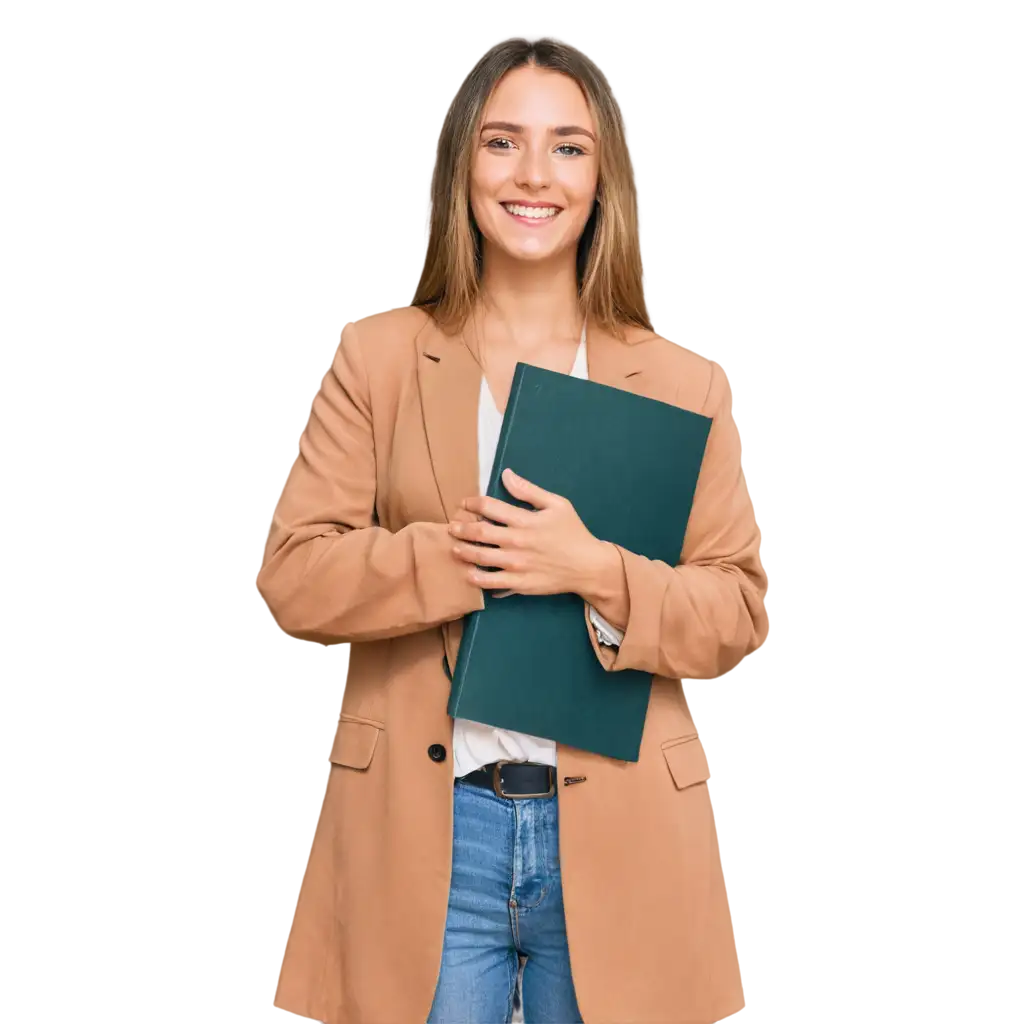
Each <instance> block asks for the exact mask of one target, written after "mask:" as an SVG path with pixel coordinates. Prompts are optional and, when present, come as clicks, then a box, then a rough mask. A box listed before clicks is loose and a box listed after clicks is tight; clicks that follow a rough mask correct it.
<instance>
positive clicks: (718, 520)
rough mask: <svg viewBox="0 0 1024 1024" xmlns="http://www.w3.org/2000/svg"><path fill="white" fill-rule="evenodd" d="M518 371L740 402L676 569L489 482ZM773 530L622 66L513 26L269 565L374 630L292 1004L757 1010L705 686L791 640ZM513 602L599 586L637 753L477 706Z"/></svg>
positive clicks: (309, 616)
mask: <svg viewBox="0 0 1024 1024" xmlns="http://www.w3.org/2000/svg"><path fill="white" fill-rule="evenodd" d="M519 361H522V362H527V363H531V364H533V365H535V366H540V367H544V368H546V369H550V370H554V371H556V372H560V373H567V374H572V375H574V376H579V377H585V378H588V379H590V380H594V381H597V382H599V383H601V384H605V385H607V386H609V387H616V388H622V389H624V390H628V391H632V392H634V393H636V394H642V395H646V396H647V397H649V398H653V399H658V400H661V401H663V402H669V403H673V404H675V405H678V406H680V407H682V408H686V409H689V410H691V411H693V412H699V413H702V414H703V415H705V416H707V417H709V418H711V420H712V425H711V429H710V434H709V436H708V441H707V446H706V449H705V455H704V462H703V463H702V467H701V474H700V479H699V480H698V484H697V490H696V493H695V494H694V499H693V505H692V508H691V510H690V513H689V519H688V522H687V529H686V541H685V544H684V546H683V550H682V551H681V552H680V555H679V558H678V561H677V562H676V563H675V564H669V563H668V562H663V561H657V560H652V559H648V558H645V557H643V556H641V555H639V554H637V553H635V552H633V551H630V550H628V549H626V548H624V547H622V546H620V545H617V544H612V543H609V542H606V541H604V540H601V539H599V538H597V537H595V536H594V535H592V534H591V533H590V531H589V530H588V529H587V527H586V525H585V524H584V523H583V522H582V520H581V519H580V517H579V515H577V513H576V511H575V509H574V508H573V506H572V504H571V503H570V502H569V501H568V500H567V499H566V498H564V497H562V496H561V495H558V494H555V493H553V492H549V491H546V490H543V489H541V488H540V487H538V486H536V485H535V484H534V483H533V482H532V481H529V480H524V479H521V478H517V477H515V476H514V475H512V474H511V473H510V471H509V470H507V469H506V471H505V475H504V476H503V482H504V483H505V485H506V487H507V489H508V491H509V492H510V493H511V494H512V496H513V497H515V498H517V499H520V500H522V501H523V502H524V503H525V504H526V505H528V506H529V507H523V506H522V505H518V504H515V505H514V504H511V503H509V502H504V501H501V500H499V499H498V498H496V497H490V496H488V495H486V493H485V491H486V488H487V483H488V479H489V476H490V469H491V466H492V463H493V459H494V454H495V445H496V442H497V437H498V433H499V431H500V428H501V422H502V415H503V412H502V410H504V408H505V405H506V401H507V398H508V394H509V388H510V386H511V382H512V376H513V373H514V371H515V367H516V363H517V362H519ZM567 429H569V426H567ZM657 443H658V440H657V438H652V439H651V444H657ZM596 471H601V472H610V470H607V469H604V468H602V469H600V470H598V469H595V472H596ZM623 500H624V501H625V500H628V495H624V496H623ZM759 547H760V531H759V529H758V527H757V524H756V522H755V520H754V514H753V508H752V505H751V502H750V497H749V495H748V493H747V489H746V483H745V480H744V476H743V471H742V468H741V466H740V441H739V435H738V433H737V430H736V425H735V423H734V421H733V418H732V395H731V390H730V387H729V382H728V379H727V378H726V375H725V373H724V371H723V370H722V368H721V367H720V366H719V365H718V364H717V363H715V362H714V361H712V360H710V359H706V358H704V357H703V356H700V355H698V354H697V353H695V352H691V351H690V350H688V349H685V348H682V347H681V346H679V345H676V344H673V343H672V342H670V341H668V340H667V339H665V338H663V337H661V336H659V335H658V334H656V333H655V332H654V330H653V328H652V326H651V324H650V322H649V319H648V315H647V310H646V307H645V303H644V295H643V287H642V271H641V261H640V246H639V233H638V228H637V203H636V191H635V188H634V184H633V173H632V167H631V164H630V158H629V153H628V150H627V148H626V143H625V136H624V131H623V126H622V118H621V115H620V113H619V108H618V105H617V104H616V102H615V99H614V97H613V96H612V93H611V89H610V88H609V86H608V83H607V81H606V80H605V78H604V76H603V75H602V74H601V72H600V71H599V70H598V68H597V67H596V66H595V65H594V63H593V62H592V61H590V60H589V59H588V58H587V57H586V56H584V55H583V54H582V53H580V52H579V51H578V50H576V49H574V48H573V47H571V46H568V45H566V44H563V43H559V42H556V41H554V40H550V39H541V40H539V41H536V42H529V41H527V40H525V39H510V40H507V41H505V42H503V43H500V44H498V45H497V46H495V47H494V48H492V49H491V50H490V51H489V52H488V53H486V54H485V55H484V56H483V57H482V58H481V59H480V61H479V62H478V63H477V65H476V67H474V68H473V69H472V70H471V72H470V74H469V75H468V76H467V78H466V79H465V81H464V82H463V84H462V86H461V87H460V89H459V91H458V93H457V94H456V96H455V98H454V100H453V101H452V104H451V107H450V108H449V110H448V113H447V116H446V117H445V120H444V125H443V127H442V130H441V135H440V139H439V142H438V147H437V161H436V164H435V167H434V175H433V182H432V210H431V221H430V238H429V242H428V246H427V253H426V258H425V262H424V266H423V272H422V275H421V277H420V281H419V285H418V287H417V289H416V293H415V296H414V297H413V301H412V303H411V304H410V305H409V306H404V307H399V308H396V309H391V310H388V311H386V312H382V313H376V314H374V315H371V316H367V317H364V318H362V319H359V320H356V321H354V322H350V323H346V324H345V326H344V328H343V329H342V332H341V339H340V342H339V344H338V347H337V350H336V352H335V355H334V359H333V361H332V364H331V367H330V369H329V370H328V372H327V373H326V375H325V376H324V378H323V382H322V384H321V387H320V391H319V392H318V394H317V395H316V397H315V398H314V401H313V408H312V411H311V415H310V418H309V422H308V424H307V426H306V428H305V431H304V432H303V435H302V437H301V438H300V441H299V456H298V458H297V459H296V461H295V463H294V465H293V467H292V470H291V473H290V475H289V477H288V480H287V481H286V483H285V488H284V492H283V493H282V495H281V498H280V500H279V502H278V505H277V507H276V509H275V511H274V515H273V519H272V522H271V528H270V533H269V535H268V538H267V542H266V547H265V550H264V558H263V565H262V568H261V570H260V573H259V575H258V578H257V585H258V587H259V589H260V593H261V594H262V595H263V597H264V598H265V600H266V601H267V604H268V605H269V607H270V609H271V611H272V612H273V614H274V617H275V618H276V620H277V622H278V623H279V624H280V626H281V628H282V629H284V630H285V631H286V632H287V633H289V634H290V635H292V636H295V637H299V638H301V639H305V640H313V641H316V642H318V643H321V644H339V643H351V645H352V649H351V654H350V658H349V671H348V679H347V682H346V687H345V693H344V698H343V702H342V708H341V717H340V720H339V722H338V728H337V732H336V735H335V739H334V744H333V746H332V748H331V752H330V764H331V767H330V774H329V776H328V782H327V793H326V796H325V798H324V804H323V809H322V811H321V817H320V822H319V825H318V827H317V830H316V833H315V836H314V840H313V847H312V850H311V853H310V857H309V863H308V866H307V869H306V874H305V877H304V879H303V883H302V888H301V891H300V894H299V902H298V907H297V909H296V912H295V918H294V921H293V924H292V930H291V934H290V936H289V940H288V945H287V949H286V951H285V958H284V963H283V965H282V968H281V976H280V981H279V984H278V989H277V994H276V997H275V1004H276V1005H277V1006H279V1007H282V1008H284V1009H287V1010H290V1011H292V1012H294V1013H297V1014H302V1015H304V1016H307V1017H312V1018H314V1019H316V1020H321V1021H324V1022H326V1024H377V1022H379V1021H402V1022H406V1021H408V1022H410V1024H413V1022H417V1021H418V1022H420V1024H455V1022H460V1024H462V1022H466V1021H488V1022H493V1021H505V1022H507V1021H509V1020H510V1019H511V1017H512V1014H513V1012H514V1011H516V1010H520V1009H521V1011H522V1014H523V1019H524V1021H525V1022H526V1024H534V1022H544V1021H548V1022H551V1021H559V1022H563V1024H564V1022H581V1021H583V1020H586V1022H587V1024H622V1022H624V1021H644V1022H645V1024H659V1022H661V1024H668V1022H670V1021H671V1022H675V1021H682V1020H685V1021H691V1022H702V1024H710V1022H712V1021H717V1020H720V1019H722V1018H723V1017H725V1016H728V1015H729V1014H732V1013H735V1012H736V1011H737V1010H739V1009H740V1008H741V1007H742V1006H743V992H742V987H741V984H740V976H739V968H738V964H737V960H736V950H735V946H734V943H733V934H732V925H731V919H730V914H729V906H728V900H727V898H726V893H725V883H724V880H723V877H722V870H721V864H720V862H719V856H718V841H717V835H716V831H715V823H714V815H713V813H712V810H711V803H710V798H709V795H708V790H707V784H706V783H707V779H708V778H709V770H708V764H707V760H706V758H705V755H704V750H703V747H702V745H701V741H700V739H699V737H698V735H697V729H696V726H695V725H694V722H693V719H692V717H691V715H690V712H689V708H688V706H687V702H686V697H685V695H684V693H683V690H682V687H681V685H680V680H681V679H682V678H685V677H693V678H710V677H714V676H720V675H722V674H723V673H725V672H728V671H729V670H730V669H731V668H732V667H734V666H735V665H736V664H737V663H738V662H739V661H740V660H741V659H742V658H744V657H745V656H746V655H747V654H749V653H750V652H751V651H753V650H755V649H756V648H757V647H759V646H760V645H761V644H762V643H763V642H764V639H765V637H766V635H767V632H768V619H767V615H766V613H765V607H764V596H765V592H766V590H767V578H766V576H765V573H764V570H763V568H762V566H761V561H760V555H759ZM488 589H490V590H492V591H495V592H497V593H498V594H503V593H518V594H521V595H530V594H561V593H572V594H576V595H579V597H580V598H582V601H581V602H580V604H581V617H582V625H581V638H582V630H583V629H584V628H585V629H586V631H587V635H588V636H589V639H590V643H591V647H592V649H593V653H594V657H595V658H597V659H598V660H599V662H600V663H601V664H602V665H603V666H604V668H605V669H606V670H607V671H608V673H609V682H610V683H611V682H612V680H613V679H614V678H615V677H614V675H613V674H614V673H616V672H619V671H620V670H623V669H638V670H641V671H643V672H647V673H650V674H651V676H652V684H651V691H650V700H649V704H648V708H647V717H646V719H645V724H644V732H643V737H642V742H641V747H640V753H639V759H638V760H637V761H635V762H625V761H618V760H615V759H613V758H608V757H602V756H599V755H596V754H593V753H590V752H588V751H584V750H579V749H576V748H573V747H571V746H567V745H564V744H561V743H556V742H554V741H553V740H550V739H548V738H547V737H544V736H531V735H527V734H524V733H520V732H515V731H512V730H507V729H498V728H494V727H491V726H489V725H487V724H485V723H481V722H473V721H469V720H465V719H462V718H456V719H454V720H453V719H452V718H451V717H450V716H449V715H448V713H447V706H448V698H449V695H450V678H451V676H450V673H451V669H452V666H453V665H455V661H456V657H457V654H458V649H459V644H460V640H461V636H462V625H463V621H464V619H465V616H466V615H468V614H469V613H471V612H474V611H479V610H481V609H483V608H484V606H485V601H484V591H485V590H488ZM620 680H621V685H628V673H627V675H626V676H621V677H620ZM587 710H588V709H586V708H580V711H579V713H580V714H581V715H584V714H586V713H587ZM570 951H571V957H570Z"/></svg>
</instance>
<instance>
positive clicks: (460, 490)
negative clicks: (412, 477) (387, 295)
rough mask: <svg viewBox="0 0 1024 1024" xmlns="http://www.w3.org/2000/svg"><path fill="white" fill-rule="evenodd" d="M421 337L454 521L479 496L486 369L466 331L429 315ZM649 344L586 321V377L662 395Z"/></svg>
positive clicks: (436, 455)
mask: <svg viewBox="0 0 1024 1024" xmlns="http://www.w3.org/2000/svg"><path fill="white" fill-rule="evenodd" d="M424 316H426V322H425V323H424V325H423V327H422V329H421V330H420V331H419V332H418V333H417V335H416V376H417V380H418V384H419V392H420V404H421V407H422V409H423V426H424V429H425V431H426V436H427V447H428V450H429V453H430V462H431V465H432V468H433V471H434V479H435V480H436V482H437V489H438V493H439V495H440V498H441V504H442V505H443V507H444V511H445V516H446V517H447V519H448V521H449V522H450V521H451V520H452V518H453V517H454V515H455V513H456V511H457V510H458V508H459V505H460V504H461V502H462V499H463V498H468V497H470V496H472V495H475V494H479V491H480V486H479V472H480V463H479V457H478V454H477V444H478V438H477V414H478V412H479V401H480V383H481V376H482V371H481V369H480V365H479V364H478V363H477V361H476V359H475V358H474V357H473V354H472V353H471V352H470V350H469V347H468V345H467V344H466V342H465V340H464V339H463V338H462V336H461V334H456V335H447V334H445V333H444V332H443V331H442V330H441V329H440V328H439V327H438V326H437V324H436V323H435V322H434V320H433V318H431V317H430V316H429V315H427V314H426V313H425V312H424ZM646 349H647V346H645V345H644V344H642V343H639V344H630V343H629V342H623V341H619V340H618V339H617V338H616V337H615V336H614V335H613V334H611V333H610V332H609V331H606V330H604V329H603V328H601V327H599V326H596V325H594V324H591V323H588V324H587V377H588V378H589V379H590V380H594V381H597V382H598V383H599V384H607V385H610V386H611V387H617V388H622V389H623V390H626V391H632V392H634V393H636V394H647V395H649V396H650V397H662V396H661V395H659V394H657V393H656V392H657V390H658V389H657V387H656V382H655V381H652V380H651V379H649V378H651V377H652V376H656V375H652V374H651V373H649V372H647V367H646V362H647V359H646V355H647V352H646Z"/></svg>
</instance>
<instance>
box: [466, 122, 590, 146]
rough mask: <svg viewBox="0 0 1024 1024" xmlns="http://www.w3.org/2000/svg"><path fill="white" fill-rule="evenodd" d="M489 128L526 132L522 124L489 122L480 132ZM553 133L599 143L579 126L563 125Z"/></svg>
mask: <svg viewBox="0 0 1024 1024" xmlns="http://www.w3.org/2000/svg"><path fill="white" fill-rule="evenodd" d="M488 128H497V129H499V130H500V131H503V132H516V133H517V134H519V135H522V133H523V131H524V129H523V126H522V125H521V124H513V123H512V122H511V121H488V122H487V124H485V125H481V127H480V131H482V132H485V131H487V129H488ZM551 133H552V134H553V135H586V136H587V138H588V139H591V140H592V141H593V142H597V139H595V138H594V136H593V134H592V133H591V132H588V131H587V129H586V128H581V127H580V126H579V125H578V124H563V125H560V126H559V127H558V128H552V129H551Z"/></svg>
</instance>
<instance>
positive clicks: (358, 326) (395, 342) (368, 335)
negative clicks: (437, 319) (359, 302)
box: [345, 306, 430, 364]
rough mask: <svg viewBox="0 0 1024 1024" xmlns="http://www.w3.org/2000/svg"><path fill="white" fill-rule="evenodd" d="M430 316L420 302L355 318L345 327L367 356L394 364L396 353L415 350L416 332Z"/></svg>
mask: <svg viewBox="0 0 1024 1024" xmlns="http://www.w3.org/2000/svg"><path fill="white" fill-rule="evenodd" d="M429 320H430V317H429V315H428V314H427V313H426V311H425V310H423V309H421V308H420V307H419V306H397V307H395V308H394V309H386V310H384V311H383V312H380V313H370V314H369V315H367V316H364V317H360V318H359V319H357V320H352V321H351V322H349V323H347V324H346V325H345V330H346V331H348V332H349V333H350V334H351V335H353V336H354V337H355V338H357V339H358V341H357V342H356V343H357V344H358V346H359V349H360V352H361V354H362V357H363V358H364V359H365V360H368V361H371V362H376V361H378V360H380V359H383V360H385V361H386V362H388V363H391V364H393V362H394V359H395V357H396V356H398V355H400V354H402V353H406V354H409V353H411V352H412V350H413V349H414V347H415V344H414V343H415V338H416V336H417V335H418V334H419V333H420V331H421V330H423V328H424V327H426V325H427V323H428V322H429Z"/></svg>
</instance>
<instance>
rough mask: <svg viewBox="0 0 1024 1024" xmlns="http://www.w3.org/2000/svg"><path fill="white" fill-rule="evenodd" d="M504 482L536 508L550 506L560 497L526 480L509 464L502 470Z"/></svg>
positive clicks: (510, 490) (513, 492) (514, 493)
mask: <svg viewBox="0 0 1024 1024" xmlns="http://www.w3.org/2000/svg"><path fill="white" fill-rule="evenodd" d="M501 480H502V483H504V485H505V486H506V487H507V488H508V489H509V492H510V493H511V494H513V495H514V496H515V497H517V498H522V499H523V501H528V502H529V503H530V504H531V505H533V507H534V508H548V507H549V506H551V505H553V504H554V503H555V501H557V499H558V495H557V494H552V492H551V491H546V490H544V488H543V487H538V486H537V484H534V483H530V481H529V480H524V479H523V478H522V477H521V476H518V475H517V474H515V473H513V472H512V470H511V469H509V467H508V466H506V467H505V469H504V470H503V471H502V474H501Z"/></svg>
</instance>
